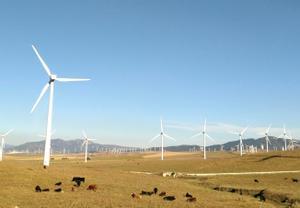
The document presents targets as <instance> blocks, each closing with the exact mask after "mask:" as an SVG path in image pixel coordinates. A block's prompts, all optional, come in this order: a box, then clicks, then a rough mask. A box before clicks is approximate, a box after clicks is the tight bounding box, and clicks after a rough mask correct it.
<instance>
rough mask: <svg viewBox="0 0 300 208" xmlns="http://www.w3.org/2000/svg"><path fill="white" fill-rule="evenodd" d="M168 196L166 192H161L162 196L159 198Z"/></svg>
mask: <svg viewBox="0 0 300 208" xmlns="http://www.w3.org/2000/svg"><path fill="white" fill-rule="evenodd" d="M166 195H167V193H166V192H164V191H163V192H160V194H159V196H166Z"/></svg>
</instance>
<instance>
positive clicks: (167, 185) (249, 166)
mask: <svg viewBox="0 0 300 208" xmlns="http://www.w3.org/2000/svg"><path fill="white" fill-rule="evenodd" d="M147 155H148V154H147ZM274 155H276V157H270V156H274ZM144 156H145V155H142V154H129V155H106V154H99V155H95V156H93V157H92V160H91V161H89V162H88V163H87V164H85V163H83V161H82V155H80V158H78V155H72V156H70V157H71V159H69V160H61V158H62V156H59V157H56V158H55V160H53V161H52V164H51V166H50V167H49V168H48V169H46V170H45V169H43V168H42V162H41V157H40V156H34V155H29V156H27V155H10V156H6V157H5V158H4V159H5V160H4V161H2V162H1V163H0V178H1V180H0V187H1V189H0V207H1V208H2V207H3V208H10V207H12V208H14V207H15V206H18V207H20V208H23V207H24V208H27V207H28V208H33V207H34V208H38V207H40V208H42V207H51V208H56V207H60V208H61V207H63V208H64V207H66V208H67V207H71V208H72V207H74V208H75V207H76V208H77V207H78V208H82V207H83V208H85V207H86V208H96V207H97V208H98V207H149V208H150V207H151V208H152V207H170V208H171V207H178V208H182V207H189V208H193V207H211V208H213V207H247V208H251V207H260V205H261V203H260V202H259V201H258V200H257V199H255V198H253V197H251V196H244V195H243V196H241V195H238V194H232V193H227V192H217V191H214V190H212V189H211V188H209V186H215V185H221V186H228V187H239V188H245V189H268V190H270V191H273V192H276V193H282V194H287V195H289V196H291V197H294V198H297V197H299V196H300V182H299V183H293V182H291V181H290V178H292V177H294V178H298V179H300V175H299V174H280V175H265V176H234V177H233V176H222V177H208V178H204V179H203V178H201V179H199V178H192V179H191V178H190V179H180V178H176V179H173V178H163V177H161V176H158V175H141V174H131V173H130V171H147V172H156V173H160V172H163V171H179V172H191V173H208V172H242V171H271V170H272V171H274V170H298V169H300V158H299V157H300V151H294V152H284V153H282V152H272V153H269V154H255V155H246V156H244V157H243V158H240V157H239V156H238V155H237V154H231V153H223V152H215V153H209V154H208V160H206V161H204V160H203V159H202V155H201V153H193V154H190V153H188V154H172V155H168V154H167V155H166V158H165V160H164V161H160V160H159V158H157V157H146V158H144ZM168 156H169V157H168ZM268 157H270V158H268ZM265 158H268V159H265ZM73 176H84V177H86V183H85V184H83V186H82V187H80V188H78V189H76V190H75V192H72V191H71V189H72V183H71V179H72V177H73ZM254 178H257V179H258V180H259V181H260V183H254V182H253V180H254ZM284 178H289V179H288V180H284ZM58 181H62V182H63V186H62V187H63V190H64V193H55V192H53V189H54V184H55V183H56V182H58ZM89 184H97V187H98V190H97V191H96V192H93V191H87V190H86V188H87V186H88V185H89ZM36 185H40V186H41V187H42V188H50V190H51V191H50V192H49V193H35V192H34V187H35V186H36ZM154 187H158V188H159V190H162V191H166V192H167V193H169V194H170V195H175V196H176V197H177V199H176V200H175V201H173V202H165V201H163V200H162V199H161V198H160V197H158V196H152V197H143V198H142V199H131V197H130V194H131V192H135V193H139V192H140V191H141V190H149V191H151V190H152V189H153V188H154ZM186 192H190V193H192V194H193V195H194V196H196V197H197V202H196V203H187V202H186V201H185V199H184V197H183V194H185V193H186ZM280 206H281V205H279V204H274V203H273V202H271V201H267V202H266V203H264V205H263V207H264V208H267V207H280Z"/></svg>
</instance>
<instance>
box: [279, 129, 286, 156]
mask: <svg viewBox="0 0 300 208" xmlns="http://www.w3.org/2000/svg"><path fill="white" fill-rule="evenodd" d="M278 138H283V140H284V151H286V150H287V143H286V140H287V139H288V135H287V133H286V128H285V125H283V133H282V134H281V135H279V137H278Z"/></svg>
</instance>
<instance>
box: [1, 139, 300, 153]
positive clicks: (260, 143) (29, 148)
mask: <svg viewBox="0 0 300 208" xmlns="http://www.w3.org/2000/svg"><path fill="white" fill-rule="evenodd" d="M269 140H270V144H269V149H270V150H281V149H282V148H283V147H284V139H281V138H276V137H269ZM294 142H295V147H300V141H299V140H294ZM243 144H244V146H245V149H247V148H248V149H249V147H251V146H252V145H253V147H257V149H258V150H261V149H265V148H266V147H265V146H266V142H265V138H258V139H252V138H250V139H244V140H243ZM288 144H290V140H289V139H288V140H287V145H288ZM44 145H45V141H37V142H27V143H24V144H21V145H17V146H14V145H9V144H7V145H6V146H5V149H4V150H5V151H6V152H20V153H42V152H43V150H44ZM238 145H239V140H235V141H230V142H227V143H224V144H217V145H211V146H208V147H207V148H208V150H210V151H220V150H223V151H236V150H237V149H238ZM51 147H52V152H53V153H79V152H83V146H82V140H80V139H75V140H63V139H52V141H51ZM200 148H201V147H200V146H199V145H177V146H167V147H165V150H167V151H174V152H175V151H176V152H186V151H198V150H199V149H200ZM149 149H151V150H152V151H153V150H158V149H159V147H150V148H149ZM141 150H143V149H141V148H138V147H126V146H120V145H113V144H98V143H94V142H91V143H90V144H89V152H104V151H110V152H130V151H141Z"/></svg>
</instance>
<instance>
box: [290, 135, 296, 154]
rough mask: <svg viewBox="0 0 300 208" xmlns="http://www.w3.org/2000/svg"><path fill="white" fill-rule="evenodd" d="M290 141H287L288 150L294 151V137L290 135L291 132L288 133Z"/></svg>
mask: <svg viewBox="0 0 300 208" xmlns="http://www.w3.org/2000/svg"><path fill="white" fill-rule="evenodd" d="M289 138H290V141H289V149H290V150H294V149H295V140H294V137H293V135H292V132H290V136H289Z"/></svg>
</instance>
